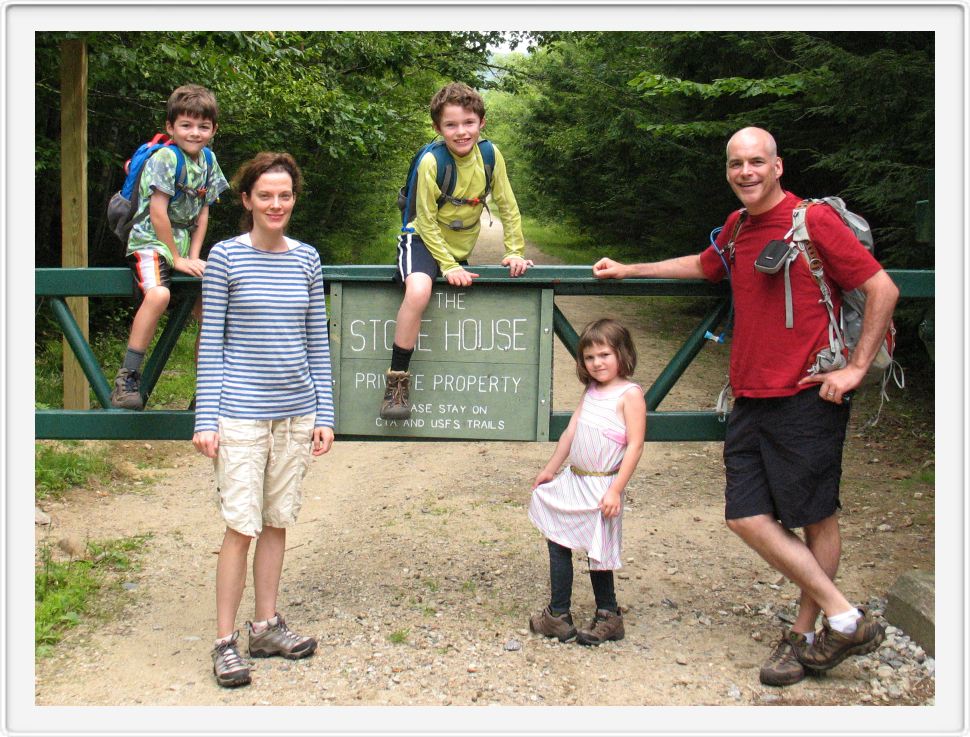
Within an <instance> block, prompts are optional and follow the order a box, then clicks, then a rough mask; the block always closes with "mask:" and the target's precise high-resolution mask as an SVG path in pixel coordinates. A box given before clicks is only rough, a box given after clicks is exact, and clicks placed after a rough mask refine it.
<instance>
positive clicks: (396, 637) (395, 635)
mask: <svg viewBox="0 0 970 737" xmlns="http://www.w3.org/2000/svg"><path fill="white" fill-rule="evenodd" d="M410 634H411V630H408V629H402V630H394V631H393V632H392V633H391V634H389V635H388V636H387V641H388V642H390V643H391V644H393V645H403V644H404V643H406V642H407V641H408V635H410Z"/></svg>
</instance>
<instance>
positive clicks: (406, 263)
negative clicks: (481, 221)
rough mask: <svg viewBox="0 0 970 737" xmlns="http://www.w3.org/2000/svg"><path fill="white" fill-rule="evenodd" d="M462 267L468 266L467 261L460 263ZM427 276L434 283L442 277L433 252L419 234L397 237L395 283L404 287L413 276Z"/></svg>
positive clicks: (404, 234) (403, 234)
mask: <svg viewBox="0 0 970 737" xmlns="http://www.w3.org/2000/svg"><path fill="white" fill-rule="evenodd" d="M458 263H459V264H461V265H462V266H468V262H467V261H459V262H458ZM415 273H418V274H427V275H428V276H430V277H431V281H434V280H435V279H437V278H438V277H439V276H441V267H440V266H438V262H437V261H435V258H434V256H432V255H431V251H429V250H428V247H427V246H426V245H424V241H423V240H421V236H419V235H418V234H417V233H401V235H399V236H398V237H397V271H395V272H394V281H396V282H397V283H398V284H401V285H403V284H404V281H405V280H406V279H407V278H408V277H409V276H411V274H415Z"/></svg>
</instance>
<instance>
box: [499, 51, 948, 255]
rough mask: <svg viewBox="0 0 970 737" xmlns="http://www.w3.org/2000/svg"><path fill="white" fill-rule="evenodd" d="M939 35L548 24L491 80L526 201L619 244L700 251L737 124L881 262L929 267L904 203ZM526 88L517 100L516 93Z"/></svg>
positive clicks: (916, 172)
mask: <svg viewBox="0 0 970 737" xmlns="http://www.w3.org/2000/svg"><path fill="white" fill-rule="evenodd" d="M933 54H934V45H933V34H932V33H922V32H913V33H908V32H892V33H890V32H886V33H874V32H866V33H816V34H809V33H801V32H783V33H782V32H777V33H775V32H772V33H756V32H750V33H727V32H725V33H713V32H689V33H659V32H650V33H617V32H609V33H600V32H595V33H593V32H590V33H587V32H582V33H572V34H558V35H557V36H555V37H553V38H551V39H547V40H546V42H545V43H543V44H542V45H541V46H540V48H539V50H538V51H536V52H535V53H532V54H530V55H529V56H522V55H519V56H518V58H517V59H516V60H515V61H514V62H512V63H510V64H509V65H508V66H510V67H511V71H509V72H508V73H506V74H505V75H504V77H502V79H501V84H502V86H503V89H505V90H507V91H509V92H510V93H512V94H514V95H515V96H516V97H517V98H521V99H520V100H519V101H517V102H516V103H515V104H508V105H507V112H508V114H509V117H510V118H511V121H510V125H509V130H510V131H512V132H513V135H514V136H515V141H514V144H513V146H514V148H515V150H516V151H517V152H518V153H520V155H521V157H522V161H521V163H520V169H519V176H523V177H525V178H527V179H528V180H530V182H529V183H527V184H524V185H521V186H520V183H519V181H515V182H514V184H515V186H516V187H517V191H518V189H519V188H521V189H522V190H523V192H524V193H525V196H526V198H527V205H528V206H531V207H533V208H535V210H536V211H539V212H546V213H548V214H549V215H551V216H555V217H562V216H566V217H568V218H570V219H571V220H573V221H574V222H576V223H578V224H580V225H581V227H583V228H588V229H590V230H591V231H592V232H593V233H594V234H595V235H596V236H597V237H598V238H599V239H600V240H603V241H604V242H605V243H608V244H611V246H612V247H613V248H614V249H615V252H616V253H620V254H625V255H628V256H631V257H637V258H643V259H655V258H662V257H665V256H669V255H674V254H678V253H689V252H692V251H696V250H697V249H698V246H700V245H703V244H705V243H706V241H707V235H708V232H709V231H710V230H711V228H712V227H714V226H716V225H719V224H720V223H721V222H723V219H724V217H725V215H726V214H727V213H728V212H729V211H730V210H731V209H732V208H734V207H736V206H737V204H736V201H735V200H734V198H733V196H732V194H731V192H730V190H729V188H728V187H727V185H726V184H725V182H724V174H723V172H724V144H725V142H726V140H727V138H728V136H729V135H730V133H731V132H733V131H734V130H736V129H738V128H740V127H743V126H746V125H760V126H763V127H765V128H768V129H769V130H771V131H772V132H773V133H774V134H775V137H776V139H777V140H778V143H779V147H780V152H781V154H782V155H783V157H784V160H785V176H784V183H785V186H786V187H787V188H788V189H790V190H792V191H794V192H797V193H799V194H802V195H805V196H819V195H828V194H840V195H842V196H843V197H844V198H845V199H846V200H847V201H848V202H849V203H850V205H851V206H852V207H853V208H854V209H856V210H858V211H860V212H863V213H864V214H865V215H866V216H867V218H868V219H869V221H870V222H871V223H872V224H873V226H874V229H875V234H876V238H877V243H878V244H879V252H878V253H879V256H880V258H881V259H882V260H883V262H884V263H886V264H887V265H893V266H905V267H918V266H928V265H931V264H932V252H931V250H930V248H928V247H926V246H920V245H919V244H917V243H916V242H915V238H914V232H913V206H914V203H915V201H916V200H917V199H920V198H922V197H925V196H926V182H927V178H928V175H929V172H930V171H931V167H932V166H933V157H934V150H933V143H932V142H933V127H934V122H933V73H934V67H933ZM522 100H524V101H526V102H525V103H523V101H522Z"/></svg>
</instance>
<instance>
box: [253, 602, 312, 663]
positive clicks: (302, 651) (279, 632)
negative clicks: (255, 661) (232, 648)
mask: <svg viewBox="0 0 970 737" xmlns="http://www.w3.org/2000/svg"><path fill="white" fill-rule="evenodd" d="M274 619H276V624H270V626H269V627H267V628H266V629H265V630H263V631H262V632H254V631H253V623H252V622H246V628H247V629H248V630H249V655H250V657H253V658H271V657H273V656H274V655H280V656H282V657H284V658H286V659H287V660H299V659H300V658H306V657H309V656H310V655H313V651H314V650H316V649H317V641H316V640H315V639H314V638H312V637H310V636H309V635H298V634H296V632H293V631H292V630H291V629H290V628H289V627H287V626H286V622H285V621H284V619H283V615H282V614H280V613H279V612H277V613H276V616H275V617H274ZM272 621H273V620H272V619H271V620H270V622H272Z"/></svg>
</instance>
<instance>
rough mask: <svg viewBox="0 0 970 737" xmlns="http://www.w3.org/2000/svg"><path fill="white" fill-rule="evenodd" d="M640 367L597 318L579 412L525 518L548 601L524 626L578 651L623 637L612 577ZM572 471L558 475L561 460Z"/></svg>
mask: <svg viewBox="0 0 970 737" xmlns="http://www.w3.org/2000/svg"><path fill="white" fill-rule="evenodd" d="M636 365H637V353H636V348H635V347H634V346H633V341H632V339H631V338H630V333H629V332H628V331H627V329H626V328H625V327H623V326H622V325H621V324H620V323H618V322H617V321H616V320H610V319H603V320H597V321H596V322H592V323H590V324H589V325H587V326H586V327H585V328H584V329H583V333H582V335H581V336H580V338H579V347H578V350H577V359H576V373H577V374H578V376H579V380H580V381H581V382H583V384H585V385H586V387H587V388H586V391H585V392H584V394H583V399H582V401H581V402H580V405H579V408H578V409H577V410H576V411H575V412H574V413H573V416H572V419H571V420H570V422H569V425H568V427H567V428H566V430H565V432H563V434H562V436H561V437H560V438H559V443H558V444H557V445H556V450H555V452H554V453H553V454H552V458H550V459H549V462H548V463H547V464H546V466H545V468H543V469H542V470H541V471H540V472H539V475H538V476H536V479H535V483H534V484H533V489H532V501H531V503H530V504H529V519H530V520H531V521H532V523H533V524H534V525H535V526H536V527H538V528H539V530H540V531H541V532H542V534H543V535H545V537H546V542H547V544H548V547H549V578H550V583H551V588H552V597H551V600H550V603H549V605H548V606H547V607H545V608H544V609H543V610H542V611H540V612H538V613H537V614H534V615H533V616H532V617H530V619H529V628H530V629H531V630H532V631H533V632H535V633H537V634H541V635H545V636H546V637H557V638H559V640H560V642H566V641H568V640H571V639H573V638H576V641H577V642H579V643H580V644H583V645H599V644H600V643H601V642H606V641H607V640H622V639H623V615H622V614H621V612H620V609H619V607H618V606H617V604H616V592H615V590H614V587H613V571H614V570H616V569H618V568H620V567H621V565H622V563H621V555H620V548H621V543H622V530H623V528H622V521H623V490H624V489H625V488H626V485H627V482H628V481H629V480H630V476H632V475H633V471H634V469H635V468H636V466H637V462H638V461H639V460H640V454H641V453H642V452H643V441H644V435H645V433H646V424H647V407H646V403H645V402H644V398H643V392H642V390H641V389H640V387H639V386H638V385H637V384H634V383H633V382H631V381H630V380H629V377H630V376H632V375H633V371H634V369H635V368H636ZM567 457H568V459H569V465H568V466H567V467H566V468H565V469H563V471H562V473H560V474H559V475H558V476H556V471H558V470H559V467H560V466H561V465H562V463H563V461H565V460H566V459H567ZM573 550H584V551H586V553H587V556H588V559H589V577H590V581H591V582H592V584H593V595H594V597H595V599H596V613H595V615H594V616H593V621H592V623H591V625H590V627H589V629H588V630H580V631H578V632H577V630H576V627H575V626H573V619H572V613H571V612H570V599H571V597H572V586H573V560H572V551H573Z"/></svg>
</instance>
